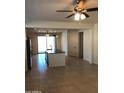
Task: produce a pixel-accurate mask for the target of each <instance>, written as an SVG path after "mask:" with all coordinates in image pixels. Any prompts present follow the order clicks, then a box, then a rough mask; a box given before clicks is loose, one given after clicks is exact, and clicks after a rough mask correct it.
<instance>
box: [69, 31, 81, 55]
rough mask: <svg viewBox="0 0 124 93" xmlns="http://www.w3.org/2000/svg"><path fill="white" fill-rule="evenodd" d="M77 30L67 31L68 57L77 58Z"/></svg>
mask: <svg viewBox="0 0 124 93" xmlns="http://www.w3.org/2000/svg"><path fill="white" fill-rule="evenodd" d="M78 48H79V44H78V30H68V55H69V56H75V57H78V56H79V53H78Z"/></svg>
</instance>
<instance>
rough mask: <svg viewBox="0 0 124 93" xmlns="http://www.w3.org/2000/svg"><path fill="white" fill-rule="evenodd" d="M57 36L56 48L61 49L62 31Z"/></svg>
mask: <svg viewBox="0 0 124 93" xmlns="http://www.w3.org/2000/svg"><path fill="white" fill-rule="evenodd" d="M57 36H58V37H57V38H56V48H57V50H61V49H62V48H61V41H62V40H61V39H62V33H59V34H57Z"/></svg>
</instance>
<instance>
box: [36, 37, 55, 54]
mask: <svg viewBox="0 0 124 93" xmlns="http://www.w3.org/2000/svg"><path fill="white" fill-rule="evenodd" d="M46 51H47V52H52V51H55V36H38V53H44V52H46Z"/></svg>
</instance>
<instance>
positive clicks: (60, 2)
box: [25, 0, 98, 23]
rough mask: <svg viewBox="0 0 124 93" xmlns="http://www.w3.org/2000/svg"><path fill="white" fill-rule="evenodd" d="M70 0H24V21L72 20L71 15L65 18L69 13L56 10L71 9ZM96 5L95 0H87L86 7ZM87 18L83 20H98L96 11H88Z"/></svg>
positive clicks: (90, 21)
mask: <svg viewBox="0 0 124 93" xmlns="http://www.w3.org/2000/svg"><path fill="white" fill-rule="evenodd" d="M70 2H71V0H26V1H25V3H26V5H25V19H26V23H29V22H33V21H74V20H73V17H72V18H69V19H66V18H65V17H66V16H67V15H69V14H70V13H64V12H62V13H59V12H56V10H60V9H73V8H72V6H71V5H70ZM90 7H98V1H97V0H88V2H87V8H90ZM88 14H89V15H90V17H89V18H87V19H85V20H83V22H87V23H92V22H97V21H98V12H88Z"/></svg>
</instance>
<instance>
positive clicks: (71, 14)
mask: <svg viewBox="0 0 124 93" xmlns="http://www.w3.org/2000/svg"><path fill="white" fill-rule="evenodd" d="M73 15H74V13H73V14H71V15H69V16H67V17H66V18H69V17H72V16H73Z"/></svg>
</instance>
